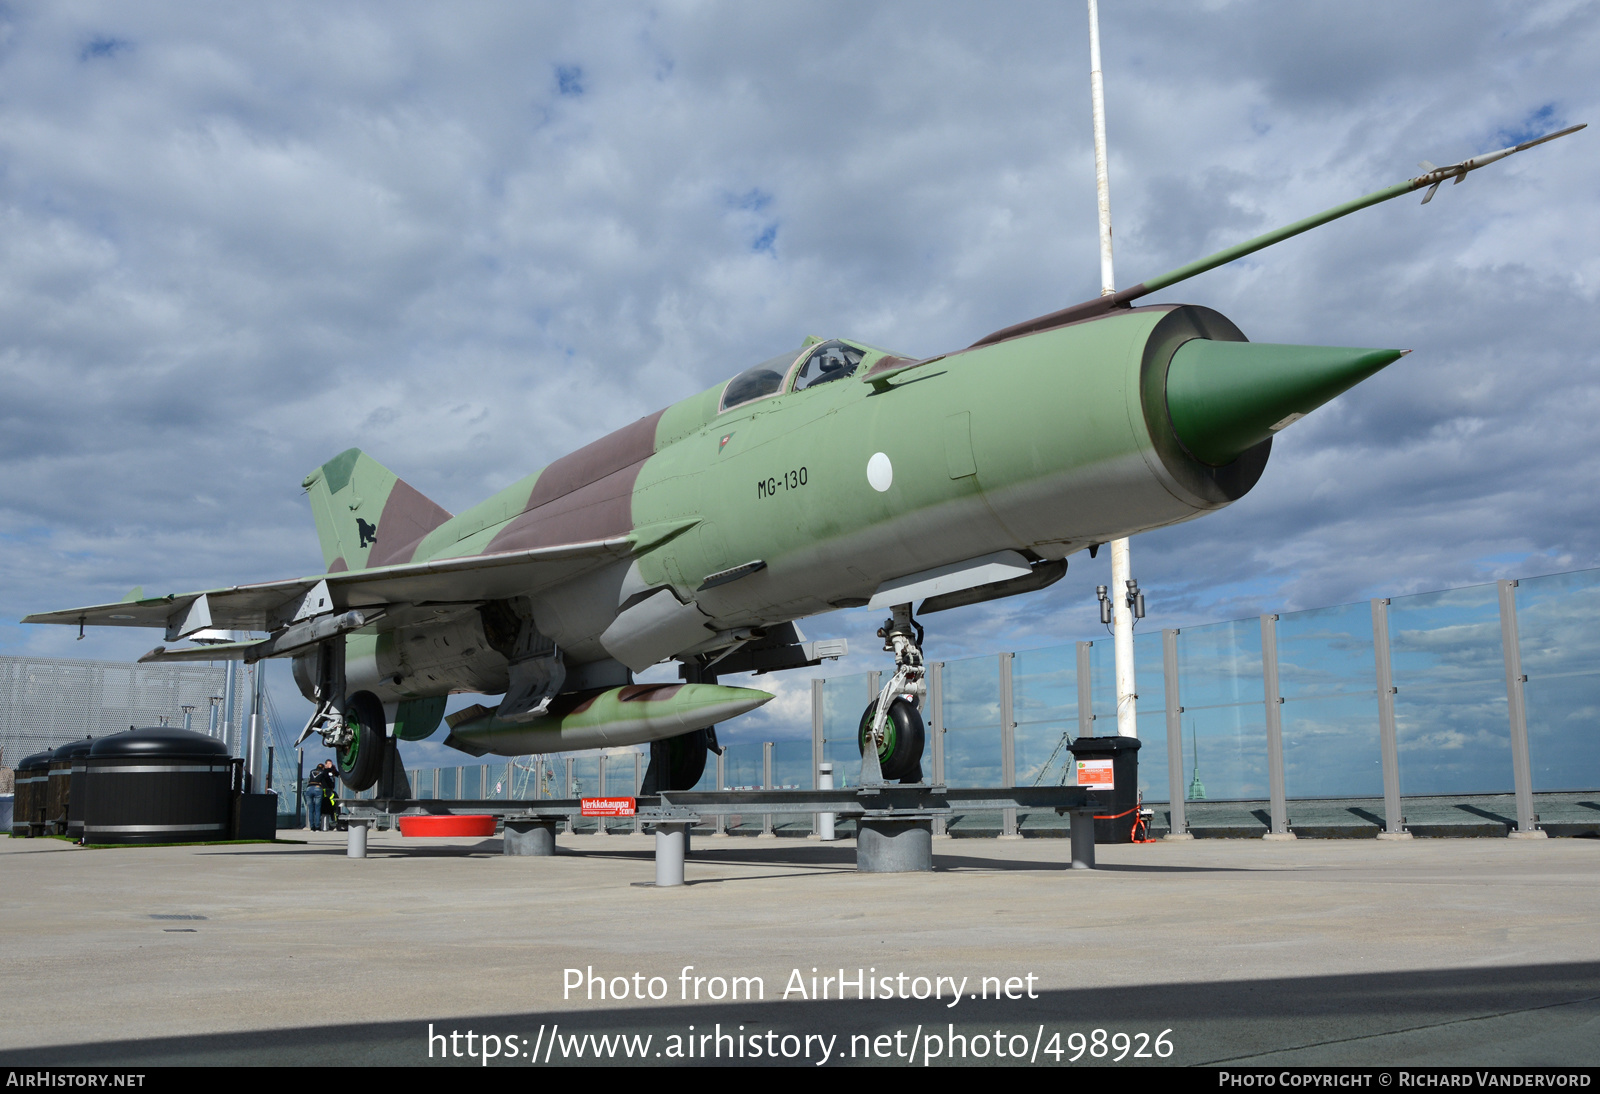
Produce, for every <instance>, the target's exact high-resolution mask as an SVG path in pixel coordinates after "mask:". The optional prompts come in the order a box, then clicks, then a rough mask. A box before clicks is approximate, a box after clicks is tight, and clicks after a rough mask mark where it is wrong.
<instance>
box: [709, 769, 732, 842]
mask: <svg viewBox="0 0 1600 1094" xmlns="http://www.w3.org/2000/svg"><path fill="white" fill-rule="evenodd" d="M727 755H728V750H727V749H726V748H724V749H723V750H722V751H721V752H719V753H717V754H716V758H717V790H718V791H723V790H726V789H728V769H727V768H726V767H725V766H724V765H723V760H724V759H726V758H727ZM711 831H712V833H713V834H715V835H718V836H726V835H727V834H728V818H727V817H726V816H724V815H723V814H721V813H718V814H717V815H716V816H715V817H712V818H711Z"/></svg>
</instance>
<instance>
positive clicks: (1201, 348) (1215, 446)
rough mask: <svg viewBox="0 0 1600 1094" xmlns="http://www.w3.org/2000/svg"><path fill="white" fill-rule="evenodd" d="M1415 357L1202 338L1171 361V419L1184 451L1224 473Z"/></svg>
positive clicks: (1394, 351)
mask: <svg viewBox="0 0 1600 1094" xmlns="http://www.w3.org/2000/svg"><path fill="white" fill-rule="evenodd" d="M1408 352H1410V351H1409V350H1398V349H1347V348H1342V347H1335V346H1278V345H1272V344H1271V343H1262V342H1219V341H1211V340H1209V339H1203V338H1196V339H1194V340H1192V341H1189V342H1185V343H1184V344H1183V345H1182V346H1180V347H1178V351H1177V353H1175V354H1173V356H1172V365H1171V367H1170V368H1168V370H1167V413H1168V414H1169V415H1170V417H1171V419H1172V428H1173V430H1174V431H1175V432H1176V433H1177V434H1178V439H1179V440H1181V441H1182V442H1183V446H1184V447H1185V448H1187V449H1188V450H1189V452H1190V453H1191V454H1192V455H1193V456H1194V457H1195V458H1196V459H1198V460H1200V461H1201V462H1202V463H1206V464H1210V465H1211V466H1213V467H1221V466H1222V465H1224V464H1226V463H1230V462H1232V461H1233V460H1235V459H1237V458H1238V457H1239V456H1240V455H1241V454H1242V453H1244V452H1245V451H1246V450H1248V449H1250V448H1253V447H1254V446H1256V445H1258V444H1260V443H1261V442H1262V441H1264V440H1266V439H1267V438H1268V437H1270V436H1272V435H1273V434H1274V433H1276V432H1277V431H1278V430H1280V429H1282V428H1284V427H1285V426H1287V425H1289V424H1290V423H1291V422H1294V421H1297V420H1299V419H1300V418H1301V417H1303V416H1304V415H1306V414H1309V413H1310V412H1311V411H1313V410H1315V409H1317V407H1319V406H1321V405H1322V404H1323V403H1326V402H1328V401H1329V400H1330V399H1332V398H1334V397H1335V396H1337V395H1339V394H1340V393H1342V392H1344V391H1346V390H1348V389H1350V388H1352V387H1354V386H1355V385H1356V384H1359V383H1360V382H1361V381H1362V380H1365V379H1366V378H1367V377H1368V376H1371V375H1372V374H1373V373H1375V372H1377V371H1378V370H1379V369H1382V368H1383V367H1384V366H1386V365H1388V364H1390V363H1392V362H1394V361H1396V360H1398V359H1399V358H1401V357H1402V356H1404V355H1405V354H1406V353H1408Z"/></svg>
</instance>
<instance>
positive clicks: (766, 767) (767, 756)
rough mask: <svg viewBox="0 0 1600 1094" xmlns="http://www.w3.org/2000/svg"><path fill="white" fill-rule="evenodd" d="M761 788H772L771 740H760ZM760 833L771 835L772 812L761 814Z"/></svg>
mask: <svg viewBox="0 0 1600 1094" xmlns="http://www.w3.org/2000/svg"><path fill="white" fill-rule="evenodd" d="M718 759H721V757H720V756H719V757H718ZM761 789H763V790H771V789H772V742H771V741H762V742H761ZM761 834H762V835H763V836H770V835H772V813H771V812H770V811H768V812H765V813H762V814H761Z"/></svg>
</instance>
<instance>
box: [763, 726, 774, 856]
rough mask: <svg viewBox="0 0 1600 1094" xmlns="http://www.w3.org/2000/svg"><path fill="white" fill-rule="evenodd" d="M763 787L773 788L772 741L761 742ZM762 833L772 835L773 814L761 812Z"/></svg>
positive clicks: (765, 788) (766, 788)
mask: <svg viewBox="0 0 1600 1094" xmlns="http://www.w3.org/2000/svg"><path fill="white" fill-rule="evenodd" d="M761 789H763V790H771V789H772V742H771V741H762V742H761ZM761 834H762V835H763V836H770V835H772V814H771V813H763V814H761Z"/></svg>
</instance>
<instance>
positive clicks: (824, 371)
mask: <svg viewBox="0 0 1600 1094" xmlns="http://www.w3.org/2000/svg"><path fill="white" fill-rule="evenodd" d="M866 355H867V354H866V350H864V349H860V348H858V347H856V346H852V345H850V344H849V343H848V342H841V341H840V340H839V339H837V338H833V339H830V340H828V341H826V342H822V343H819V344H818V345H815V346H812V347H811V348H810V349H808V350H802V351H801V352H800V354H799V355H798V356H796V355H795V354H792V353H785V354H782V355H781V356H778V357H774V358H772V359H771V360H769V361H763V362H761V363H760V364H759V365H755V366H753V367H751V368H747V369H745V370H744V371H743V372H741V373H739V375H737V376H735V377H734V378H733V379H731V380H729V381H728V386H727V387H725V388H724V389H723V391H722V403H721V406H720V407H719V408H718V409H719V411H722V410H732V409H733V408H734V407H736V406H743V405H744V404H745V403H751V402H754V401H755V400H757V399H765V398H766V397H767V396H769V395H776V394H778V393H779V392H781V391H784V390H785V384H786V381H788V378H789V375H790V373H791V372H792V373H793V374H794V380H793V382H792V383H789V384H788V385H787V390H790V391H804V390H805V389H806V388H810V387H816V386H817V385H818V384H826V383H828V382H830V381H832V380H842V379H844V378H845V377H846V376H849V375H850V374H851V373H853V372H855V370H856V369H857V368H858V367H859V366H860V364H861V361H862V358H864V357H865V356H866Z"/></svg>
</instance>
